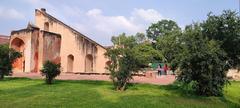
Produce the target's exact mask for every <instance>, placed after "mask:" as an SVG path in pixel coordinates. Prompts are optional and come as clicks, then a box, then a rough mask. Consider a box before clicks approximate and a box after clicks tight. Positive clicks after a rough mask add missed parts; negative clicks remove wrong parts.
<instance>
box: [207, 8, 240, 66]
mask: <svg viewBox="0 0 240 108" xmlns="http://www.w3.org/2000/svg"><path fill="white" fill-rule="evenodd" d="M202 29H203V30H202V31H203V34H204V36H206V37H208V38H209V39H210V40H211V39H214V40H216V41H219V42H220V43H221V48H222V49H223V50H224V51H225V52H226V53H227V56H228V58H229V59H228V62H229V63H230V64H231V67H233V68H236V67H239V64H240V49H239V47H240V18H239V16H238V14H237V12H234V11H230V10H227V11H223V13H222V14H221V15H218V16H217V15H213V14H212V13H209V15H208V18H207V20H206V21H204V22H203V23H202Z"/></svg>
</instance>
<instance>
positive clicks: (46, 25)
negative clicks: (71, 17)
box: [44, 22, 49, 31]
mask: <svg viewBox="0 0 240 108" xmlns="http://www.w3.org/2000/svg"><path fill="white" fill-rule="evenodd" d="M44 30H45V31H49V23H48V22H45V23H44Z"/></svg>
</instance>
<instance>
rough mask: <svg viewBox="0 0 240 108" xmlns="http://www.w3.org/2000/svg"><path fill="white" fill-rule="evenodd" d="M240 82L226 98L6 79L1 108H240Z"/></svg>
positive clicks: (168, 89) (0, 89)
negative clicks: (121, 90) (123, 90)
mask: <svg viewBox="0 0 240 108" xmlns="http://www.w3.org/2000/svg"><path fill="white" fill-rule="evenodd" d="M239 91H240V82H232V84H231V85H229V86H227V87H226V88H225V92H224V94H225V95H224V97H200V96H195V95H192V94H188V93H186V92H184V91H181V89H180V88H179V87H177V86H176V85H167V86H157V85H148V84H135V85H132V86H130V87H129V89H128V90H127V91H125V92H118V91H114V90H113V87H112V85H111V83H110V82H105V81H60V80H57V81H55V84H53V85H46V84H44V81H43V80H32V79H27V78H6V79H5V80H4V81H0V107H2V108H13V107H18V108H53V107H55V108H59V107H62V108H64V107H66V108H67V107H68V108H147V107H148V108H239V107H240V93H239Z"/></svg>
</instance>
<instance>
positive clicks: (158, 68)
mask: <svg viewBox="0 0 240 108" xmlns="http://www.w3.org/2000/svg"><path fill="white" fill-rule="evenodd" d="M161 69H162V67H161V65H160V64H159V65H158V67H157V71H158V76H161Z"/></svg>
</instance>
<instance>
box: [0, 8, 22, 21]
mask: <svg viewBox="0 0 240 108" xmlns="http://www.w3.org/2000/svg"><path fill="white" fill-rule="evenodd" d="M0 18H3V19H17V20H19V19H24V18H25V16H24V15H23V14H22V13H21V12H19V11H17V10H16V9H12V8H11V9H9V8H0Z"/></svg>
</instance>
